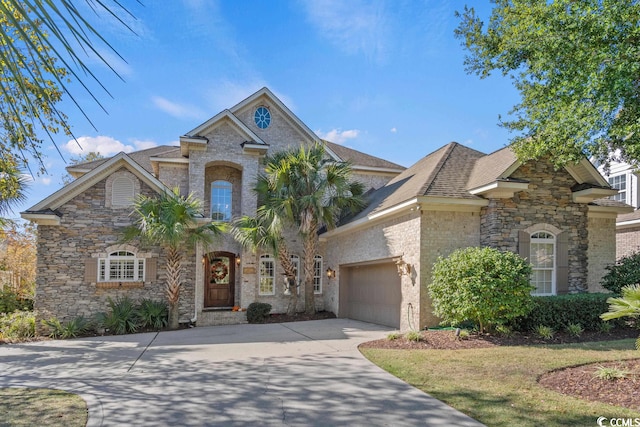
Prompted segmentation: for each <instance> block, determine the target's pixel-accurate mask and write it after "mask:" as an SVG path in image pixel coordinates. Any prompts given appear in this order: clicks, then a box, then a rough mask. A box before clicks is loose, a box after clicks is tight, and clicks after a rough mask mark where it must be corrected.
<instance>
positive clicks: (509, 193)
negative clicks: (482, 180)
mask: <svg viewBox="0 0 640 427" xmlns="http://www.w3.org/2000/svg"><path fill="white" fill-rule="evenodd" d="M528 190H529V183H528V182H524V181H507V180H498V181H494V182H492V183H490V184H487V185H483V186H482V187H477V188H474V189H471V190H469V193H471V194H473V195H474V196H481V197H484V198H487V199H510V198H511V197H513V196H514V195H515V194H516V193H517V192H520V191H528Z"/></svg>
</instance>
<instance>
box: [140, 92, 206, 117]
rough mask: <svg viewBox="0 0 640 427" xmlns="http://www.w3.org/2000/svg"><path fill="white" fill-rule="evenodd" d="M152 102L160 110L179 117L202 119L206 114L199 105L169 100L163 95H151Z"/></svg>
mask: <svg viewBox="0 0 640 427" xmlns="http://www.w3.org/2000/svg"><path fill="white" fill-rule="evenodd" d="M151 102H153V105H155V106H156V107H157V108H158V109H159V110H161V111H164V112H165V113H167V114H169V115H170V116H173V117H176V118H178V119H185V118H186V119H202V118H203V117H204V116H205V113H204V112H203V111H202V110H200V109H199V108H197V107H194V106H191V105H187V104H179V103H177V102H173V101H169V100H168V99H166V98H163V97H161V96H153V97H151Z"/></svg>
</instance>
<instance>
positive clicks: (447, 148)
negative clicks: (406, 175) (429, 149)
mask: <svg viewBox="0 0 640 427" xmlns="http://www.w3.org/2000/svg"><path fill="white" fill-rule="evenodd" d="M459 145H460V144H459V143H457V142H455V141H452V142H450V143H448V144H447V145H445V146H444V147H442V148H445V152H444V154H443V156H442V158H441V159H440V160H438V163H437V164H436V167H435V168H433V172H431V174H430V175H429V177H428V179H427V180H426V181H425V183H424V185H423V186H422V187H420V193H419V194H422V195H424V194H427V192H428V191H429V190H430V189H431V186H432V185H433V182H434V181H435V179H436V177H437V176H438V174H439V173H440V171H441V170H442V168H443V167H444V164H445V163H446V162H447V160H449V158H450V157H451V153H452V152H453V150H454V148H455V147H457V146H459Z"/></svg>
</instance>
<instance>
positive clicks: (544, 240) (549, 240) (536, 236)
mask: <svg viewBox="0 0 640 427" xmlns="http://www.w3.org/2000/svg"><path fill="white" fill-rule="evenodd" d="M543 235H544V237H543ZM548 244H551V245H552V251H553V252H552V254H551V261H552V266H551V267H541V266H537V265H536V264H534V262H533V261H536V263H537V261H538V256H537V255H536V254H535V253H536V251H535V250H534V245H548ZM557 257H558V239H557V236H556V235H554V234H553V233H551V232H549V231H546V230H539V231H534V232H533V233H531V235H530V240H529V262H530V263H531V284H532V285H533V286H535V287H536V288H535V289H533V290H532V291H531V295H533V296H551V295H557V292H558V284H557V271H558V262H557ZM537 271H551V286H550V288H551V289H550V291H549V292H539V287H538V283H543V284H544V285H545V287H546V283H547V281H546V280H545V281H544V282H538V281H535V282H534V276H535V273H536V272H537Z"/></svg>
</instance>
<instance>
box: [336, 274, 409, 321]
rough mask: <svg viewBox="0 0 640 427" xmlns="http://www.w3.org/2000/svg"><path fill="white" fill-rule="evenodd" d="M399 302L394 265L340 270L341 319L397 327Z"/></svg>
mask: <svg viewBox="0 0 640 427" xmlns="http://www.w3.org/2000/svg"><path fill="white" fill-rule="evenodd" d="M401 302H402V296H401V291H400V277H398V270H397V268H396V265H395V264H394V263H392V262H391V263H384V264H370V265H362V266H357V267H346V268H341V269H340V317H348V318H350V319H355V320H362V321H364V322H371V323H378V324H380V325H386V326H392V327H394V328H399V327H400V304H401Z"/></svg>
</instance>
